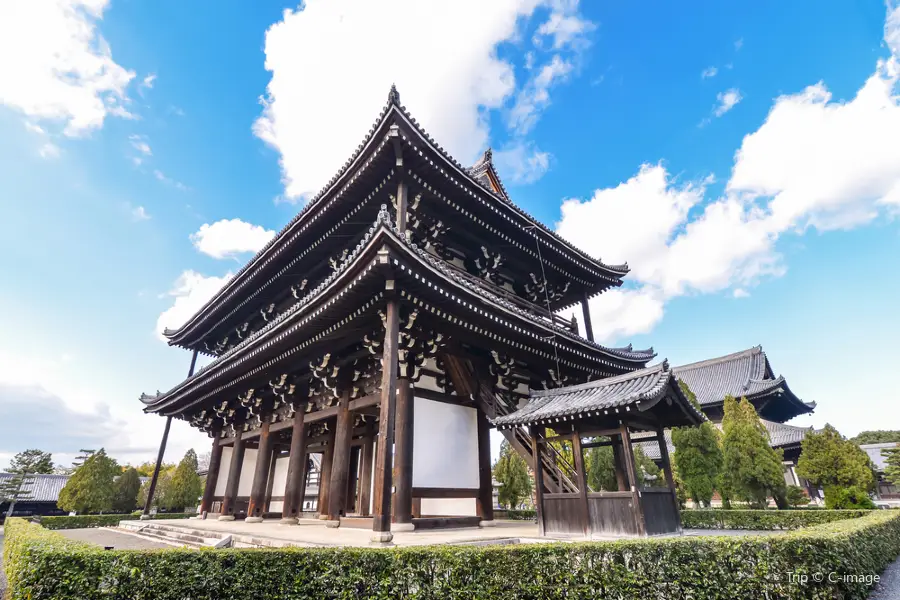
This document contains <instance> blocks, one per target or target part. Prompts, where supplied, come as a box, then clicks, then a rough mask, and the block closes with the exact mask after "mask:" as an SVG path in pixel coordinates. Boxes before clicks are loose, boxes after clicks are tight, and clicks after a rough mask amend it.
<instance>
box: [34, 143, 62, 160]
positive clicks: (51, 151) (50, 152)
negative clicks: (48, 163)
mask: <svg viewBox="0 0 900 600" xmlns="http://www.w3.org/2000/svg"><path fill="white" fill-rule="evenodd" d="M38 154H40V155H41V158H58V157H59V154H60V149H59V146H57V145H56V144H54V143H52V142H47V143H45V144H43V145H42V146H41V147H40V148H38Z"/></svg>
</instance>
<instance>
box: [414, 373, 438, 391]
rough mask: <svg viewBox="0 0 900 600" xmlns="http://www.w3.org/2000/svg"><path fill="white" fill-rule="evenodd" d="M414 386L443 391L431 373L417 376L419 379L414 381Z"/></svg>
mask: <svg viewBox="0 0 900 600" xmlns="http://www.w3.org/2000/svg"><path fill="white" fill-rule="evenodd" d="M416 387H417V388H422V389H425V390H431V391H432V392H440V393H443V392H444V390H442V389H441V388H440V387H438V384H437V381H436V380H435V379H434V377H432V376H431V375H422V377H420V378H419V381H417V382H416Z"/></svg>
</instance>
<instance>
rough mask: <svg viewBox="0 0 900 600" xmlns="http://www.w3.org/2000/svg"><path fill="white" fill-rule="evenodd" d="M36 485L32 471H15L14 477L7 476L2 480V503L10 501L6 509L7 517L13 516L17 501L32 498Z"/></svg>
mask: <svg viewBox="0 0 900 600" xmlns="http://www.w3.org/2000/svg"><path fill="white" fill-rule="evenodd" d="M33 485H34V476H33V475H32V474H30V473H14V474H13V475H12V477H5V478H4V479H3V480H2V481H0V504H3V503H4V502H9V507H8V508H7V509H6V518H7V519H8V518H9V517H11V516H12V514H13V511H14V510H15V508H16V502H23V501H26V500H30V499H31V498H32V493H31V488H32V486H33Z"/></svg>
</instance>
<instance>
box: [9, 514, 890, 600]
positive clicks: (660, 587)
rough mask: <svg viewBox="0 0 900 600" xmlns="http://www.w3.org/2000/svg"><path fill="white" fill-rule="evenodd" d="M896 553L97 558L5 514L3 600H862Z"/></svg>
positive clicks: (772, 548)
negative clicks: (5, 592) (6, 597)
mask: <svg viewBox="0 0 900 600" xmlns="http://www.w3.org/2000/svg"><path fill="white" fill-rule="evenodd" d="M898 555H900V514H898V513H896V512H893V511H879V512H875V513H871V514H869V515H867V516H865V517H862V518H859V519H852V520H844V521H840V522H836V523H830V524H827V525H820V526H818V527H813V528H809V529H802V530H798V531H793V532H790V533H787V534H783V535H777V536H773V535H762V536H728V537H724V536H723V537H693V536H687V537H672V538H656V539H645V540H623V541H616V542H585V543H555V544H514V545H505V546H455V545H454V546H449V545H448V546H426V547H410V548H400V549H394V550H385V549H376V548H266V549H258V550H257V549H254V550H242V549H229V550H211V549H202V550H192V549H181V548H173V549H165V550H146V551H128V550H112V551H104V550H102V549H101V548H98V547H93V546H87V545H85V544H83V543H80V542H75V541H71V540H68V539H66V538H63V536H61V535H59V534H56V533H54V532H49V531H46V530H44V529H41V527H40V526H38V525H34V524H30V523H27V522H25V521H23V520H22V519H12V520H11V524H10V525H9V527H8V528H7V530H6V545H5V547H4V559H5V561H6V568H7V577H8V579H9V585H10V599H11V600H25V599H29V600H42V599H50V598H54V599H55V598H79V599H81V600H100V599H109V598H121V599H126V598H127V599H129V600H143V599H150V598H153V599H159V600H180V599H183V598H191V599H192V600H205V599H209V600H213V599H216V600H220V599H221V600H244V599H247V600H250V599H254V600H255V599H258V598H279V599H282V600H293V599H297V600H299V599H306V598H382V599H387V598H413V599H425V598H429V599H431V598H466V599H468V598H491V599H493V598H499V599H514V600H528V599H532V598H534V599H537V598H551V599H562V598H566V599H571V598H591V599H593V598H667V599H668V598H672V599H684V598H692V599H694V600H720V599H721V600H724V599H727V600H732V599H734V598H769V599H770V600H771V599H775V598H779V599H787V600H805V599H825V598H843V599H849V600H854V599H858V600H862V599H864V598H865V597H866V595H867V593H868V591H869V590H870V588H871V587H872V586H873V584H874V580H875V575H876V574H879V573H881V571H882V570H883V569H884V568H885V567H886V566H887V565H888V564H889V563H890V562H891V561H893V560H894V559H895V558H896V557H897V556H898ZM829 573H835V574H838V575H839V576H837V577H834V576H833V577H829V576H828V574H829ZM816 574H823V576H822V577H818V576H816ZM848 576H853V577H855V580H854V579H853V578H852V577H848ZM817 579H821V581H818V580H817Z"/></svg>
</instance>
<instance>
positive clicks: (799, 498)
mask: <svg viewBox="0 0 900 600" xmlns="http://www.w3.org/2000/svg"><path fill="white" fill-rule="evenodd" d="M785 500H786V501H787V504H788V506H794V507H796V506H803V505H805V504H809V496H807V495H806V493H805V492H804V491H803V488H801V487H800V486H798V485H789V486H788V487H787V492H786V493H785Z"/></svg>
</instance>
